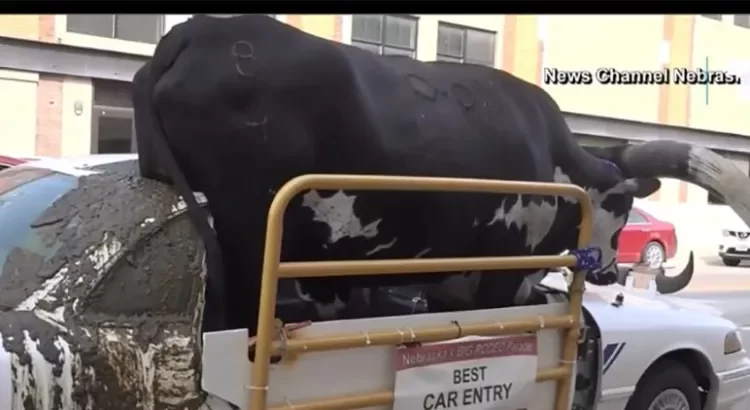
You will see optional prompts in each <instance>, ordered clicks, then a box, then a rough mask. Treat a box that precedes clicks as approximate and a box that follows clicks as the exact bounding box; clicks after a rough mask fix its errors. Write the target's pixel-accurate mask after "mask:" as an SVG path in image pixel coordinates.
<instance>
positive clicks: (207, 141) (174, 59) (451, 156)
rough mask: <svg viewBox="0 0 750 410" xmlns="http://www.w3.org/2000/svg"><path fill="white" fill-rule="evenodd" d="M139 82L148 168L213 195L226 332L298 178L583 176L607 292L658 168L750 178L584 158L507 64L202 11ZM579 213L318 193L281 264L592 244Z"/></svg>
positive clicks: (353, 282) (552, 204)
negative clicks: (382, 47)
mask: <svg viewBox="0 0 750 410" xmlns="http://www.w3.org/2000/svg"><path fill="white" fill-rule="evenodd" d="M133 90H134V91H133V92H134V94H133V97H134V100H133V104H134V110H135V122H136V133H137V138H138V151H139V155H140V158H141V172H142V173H143V175H144V176H147V177H149V178H155V179H159V180H164V181H172V182H178V183H177V188H178V190H179V191H180V192H183V191H185V190H186V189H187V188H185V187H184V186H182V187H181V185H183V184H181V183H179V182H180V180H181V177H184V179H185V180H186V183H187V184H189V185H190V188H192V189H193V190H196V191H201V192H204V193H205V194H206V197H207V198H208V202H209V206H210V209H211V214H212V215H213V217H214V220H215V228H216V235H217V236H218V242H219V245H220V248H221V250H220V253H221V255H222V257H223V260H224V266H223V268H224V270H225V272H224V273H225V277H224V279H225V280H226V283H225V284H224V289H223V292H222V300H225V301H226V304H227V306H226V316H227V327H230V328H249V329H250V331H251V333H254V332H253V330H254V329H255V328H256V323H255V322H256V318H257V314H258V300H259V284H260V274H259V273H260V271H261V265H262V256H263V247H264V234H265V227H266V216H267V211H268V207H269V204H270V202H271V200H272V198H273V196H274V194H275V192H277V190H278V189H279V188H280V187H281V186H282V185H283V184H284V183H285V182H287V181H289V180H290V179H291V178H293V177H295V176H298V175H302V174H315V173H341V174H386V175H407V176H440V177H468V178H487V179H505V180H520V181H546V182H553V181H554V182H571V183H574V184H577V185H579V186H581V187H583V188H585V189H586V190H587V192H588V193H589V195H590V196H591V199H592V201H593V203H594V208H595V211H596V215H595V220H594V222H595V224H594V237H593V239H592V243H591V244H590V245H591V246H595V247H599V248H601V249H602V251H603V257H604V258H603V261H602V262H603V265H604V266H605V270H604V271H603V272H602V274H601V275H600V276H598V277H597V278H598V279H599V280H600V282H599V284H606V283H613V282H615V281H616V278H617V275H616V268H615V257H616V248H617V240H618V239H617V238H618V236H619V232H620V230H621V228H622V226H623V225H624V223H625V220H626V218H627V214H628V212H629V210H630V208H631V207H632V198H633V196H637V197H644V196H647V195H649V194H651V193H653V192H654V191H655V190H656V189H658V187H659V182H658V179H656V178H657V177H662V176H669V177H673V178H680V179H683V180H687V181H689V182H694V183H697V184H699V185H701V186H704V187H709V188H710V189H713V190H717V189H718V188H717V187H719V186H718V185H717V184H715V183H713V184H712V182H711V181H713V180H717V179H718V180H721V181H724V182H722V183H724V184H725V185H727V186H729V185H732V184H735V185H736V183H740V182H743V181H746V180H747V176H746V175H744V176H743V178H744V179H743V181H739V179H738V178H739V177H737V178H734V177H735V176H736V175H735V174H731V175H732V176H733V178H734V179H731V180H730V179H726V178H724V177H725V176H727V175H730V173H723V174H718V172H720V171H721V172H723V171H724V170H726V169H728V168H727V165H726V164H725V163H724V162H725V161H724V160H722V159H721V158H720V157H718V156H716V155H715V154H713V153H711V152H710V151H708V150H705V149H703V148H700V147H694V146H690V145H687V144H681V143H677V142H674V141H656V142H653V143H647V144H643V145H638V146H622V147H616V148H611V149H606V150H592V151H591V152H589V151H587V150H584V149H582V148H581V147H580V146H579V145H578V144H577V143H576V141H575V139H574V138H573V136H572V135H571V132H570V129H569V128H568V126H567V124H566V123H565V119H564V117H563V115H562V113H561V111H560V109H559V107H558V106H557V104H556V103H555V102H554V101H553V100H552V98H551V97H550V96H549V95H548V94H547V93H546V92H545V91H544V90H543V89H541V88H540V87H538V86H536V85H534V84H530V83H527V82H525V81H523V80H521V79H519V78H516V77H514V76H513V75H511V74H509V73H506V72H503V71H500V70H495V69H492V68H489V67H484V66H478V65H471V64H455V63H448V62H429V63H426V62H420V61H417V60H414V59H411V58H408V57H403V56H378V55H375V54H373V53H370V52H368V51H365V50H362V49H359V48H356V47H352V46H348V45H344V44H339V43H336V42H332V41H329V40H326V39H323V38H320V37H317V36H314V35H310V34H307V33H304V32H302V31H300V30H297V29H295V28H293V27H291V26H289V25H286V24H283V23H280V22H278V21H276V20H275V19H272V18H268V17H265V16H260V15H243V16H238V17H232V18H221V19H215V18H211V17H207V16H196V17H194V18H192V19H190V20H188V21H187V22H185V23H182V24H179V25H177V26H175V27H173V28H172V30H171V31H170V32H169V33H168V34H167V35H166V36H165V37H163V38H162V40H161V41H160V43H159V44H158V45H157V47H156V51H155V53H154V56H153V58H152V60H151V61H150V62H149V63H147V64H146V65H145V66H144V67H143V68H141V69H140V70H139V71H138V73H137V74H136V76H135V79H134V82H133ZM165 147H167V148H166V149H165ZM167 154H171V155H167ZM711 155H713V156H711ZM172 157H173V159H174V160H175V163H176V165H177V166H176V168H179V169H178V170H175V167H173V166H172V165H174V164H172V161H170V159H171V158H172ZM722 161H724V162H722ZM613 165H614V166H613ZM717 170H718V171H717ZM707 173H708V174H707ZM709 174H710V175H709ZM706 175H709V176H708V177H705V178H704V176H706ZM709 177H710V178H714V179H713V180H712V179H710V178H709ZM721 178H724V179H721ZM735 180H737V181H735ZM732 181H734V182H732ZM735 182H736V183H735ZM719 190H721V189H719ZM724 191H726V192H724V193H725V194H731V192H734V191H731V192H730V191H729V190H726V189H725V190H724ZM725 196H726V195H725ZM735 202H737V201H735ZM748 203H750V200H749V201H748ZM747 209H750V208H747ZM746 214H747V219H748V220H749V221H750V211H748V212H746ZM579 223H580V211H579V207H578V205H577V204H576V203H575V202H574V201H570V200H566V199H562V198H550V197H535V196H518V195H513V194H509V195H486V194H452V193H412V192H409V193H403V192H401V193H392V192H356V191H351V192H348V191H347V192H336V193H334V192H316V191H313V192H307V193H304V195H300V197H298V198H297V199H296V200H295V201H294V202H293V203H292V204H291V205H290V207H289V211H288V212H287V215H286V218H285V222H284V229H285V231H284V244H283V249H282V260H286V261H304V260H313V261H316V260H341V259H381V258H388V259H390V258H414V257H427V258H433V257H464V256H505V255H514V256H515V255H549V254H559V253H560V252H562V251H563V250H566V249H575V248H578V247H579V246H578V243H577V241H576V237H577V234H578V226H579ZM198 225H200V226H203V229H204V230H205V226H204V224H197V226H198ZM211 235H213V234H211ZM209 236H210V235H209ZM210 243H211V241H207V244H210ZM321 273H324V272H321ZM529 273H531V272H529V271H513V272H506V273H504V274H498V275H496V274H492V275H486V274H485V275H482V277H481V279H480V282H479V285H478V286H477V288H476V289H477V291H476V294H475V297H474V299H473V300H472V302H473V303H472V308H493V307H503V306H508V305H511V304H512V303H513V300H514V296H515V294H516V292H517V290H518V288H519V286H520V284H521V282H522V280H523V278H524V277H525V276H527V275H528V274H529ZM445 277H446V275H442V274H427V275H391V276H358V277H339V278H317V279H312V278H311V279H304V280H301V281H300V288H299V289H300V293H301V294H303V295H306V296H308V297H310V298H311V299H313V300H315V301H317V302H319V304H330V305H336V303H337V302H338V300H337V299H340V300H341V301H344V302H346V298H347V296H348V295H349V294H350V292H349V291H350V289H351V288H352V287H364V288H369V287H380V286H392V285H404V284H415V283H432V284H434V283H440V282H442V281H443V279H444V278H445Z"/></svg>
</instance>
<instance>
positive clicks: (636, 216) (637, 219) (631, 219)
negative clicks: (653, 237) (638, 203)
mask: <svg viewBox="0 0 750 410" xmlns="http://www.w3.org/2000/svg"><path fill="white" fill-rule="evenodd" d="M647 223H648V220H647V219H646V218H645V217H644V216H643V215H641V213H640V212H638V211H633V210H631V211H630V214H629V215H628V225H629V224H647Z"/></svg>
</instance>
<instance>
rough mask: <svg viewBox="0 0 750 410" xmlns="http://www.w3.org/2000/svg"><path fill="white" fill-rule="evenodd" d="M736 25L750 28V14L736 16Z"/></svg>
mask: <svg viewBox="0 0 750 410" xmlns="http://www.w3.org/2000/svg"><path fill="white" fill-rule="evenodd" d="M734 25H735V26H740V27H744V28H750V14H735V15H734Z"/></svg>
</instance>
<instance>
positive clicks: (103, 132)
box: [91, 81, 136, 154]
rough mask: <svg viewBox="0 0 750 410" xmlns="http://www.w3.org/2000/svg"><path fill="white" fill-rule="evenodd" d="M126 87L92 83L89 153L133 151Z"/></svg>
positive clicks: (120, 83) (128, 92)
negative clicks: (92, 104) (92, 103)
mask: <svg viewBox="0 0 750 410" xmlns="http://www.w3.org/2000/svg"><path fill="white" fill-rule="evenodd" d="M130 87H131V84H130V83H126V82H119V81H94V106H93V110H92V113H91V122H92V124H91V128H92V129H91V152H92V153H94V154H125V153H130V152H135V151H136V145H135V121H134V115H133V107H132V102H131V99H130Z"/></svg>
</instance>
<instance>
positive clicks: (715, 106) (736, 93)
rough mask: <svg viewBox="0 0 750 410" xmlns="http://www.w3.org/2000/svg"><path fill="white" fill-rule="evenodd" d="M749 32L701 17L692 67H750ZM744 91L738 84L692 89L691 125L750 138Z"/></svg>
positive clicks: (749, 109) (749, 105) (748, 105)
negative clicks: (706, 65)
mask: <svg viewBox="0 0 750 410" xmlns="http://www.w3.org/2000/svg"><path fill="white" fill-rule="evenodd" d="M748 44H750V30H748V29H746V28H742V27H737V26H735V25H734V24H732V21H731V20H730V19H725V20H724V21H715V20H711V19H707V18H698V19H696V23H695V38H694V52H693V66H694V67H705V64H706V57H708V62H709V70H719V69H722V70H726V69H728V68H730V67H735V66H738V65H739V66H745V70H747V66H748V65H750V47H748V46H747V45H748ZM748 86H750V84H746V85H745V88H743V87H739V86H735V85H712V86H709V87H708V104H706V87H705V86H692V87H691V92H690V97H691V100H690V107H691V110H690V126H691V127H695V128H703V129H710V130H716V131H724V132H731V133H735V134H743V135H750V115H748V113H750V98H747V95H743V93H745V94H746V93H747V91H746V87H748Z"/></svg>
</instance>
